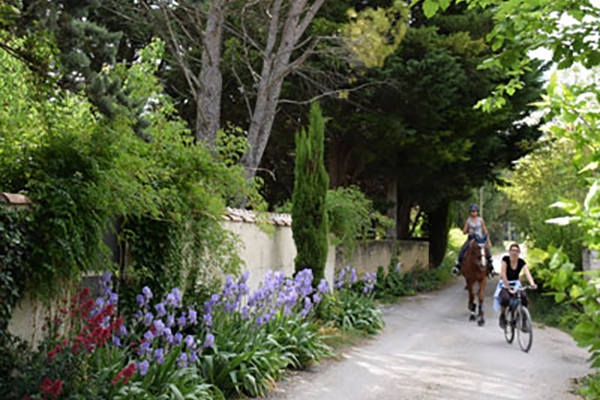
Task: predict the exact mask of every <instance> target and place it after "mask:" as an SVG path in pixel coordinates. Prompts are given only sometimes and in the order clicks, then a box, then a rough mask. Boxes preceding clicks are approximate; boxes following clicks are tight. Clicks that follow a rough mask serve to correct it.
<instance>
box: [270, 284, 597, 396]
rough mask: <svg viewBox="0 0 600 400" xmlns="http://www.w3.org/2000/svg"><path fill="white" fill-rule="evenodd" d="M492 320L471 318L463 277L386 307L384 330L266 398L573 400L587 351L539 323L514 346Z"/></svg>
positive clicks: (490, 293)
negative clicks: (526, 344) (527, 344)
mask: <svg viewBox="0 0 600 400" xmlns="http://www.w3.org/2000/svg"><path fill="white" fill-rule="evenodd" d="M496 283H497V278H496V279H494V280H493V281H492V282H489V283H488V287H487V295H486V299H485V301H486V313H487V315H486V317H487V318H486V324H485V326H483V327H478V326H477V325H476V323H474V322H469V321H468V312H467V306H466V304H467V292H466V291H465V290H464V289H463V288H464V282H463V280H462V279H457V280H456V282H454V283H452V284H451V285H449V286H448V287H446V288H445V289H443V290H440V291H437V292H432V293H428V294H424V295H418V296H415V297H412V298H409V299H407V300H406V301H403V302H401V303H398V304H395V305H392V306H388V307H386V309H385V321H386V328H385V330H384V332H383V333H381V334H380V335H378V336H376V337H375V338H373V339H371V340H369V341H367V342H366V343H364V344H362V345H361V346H357V347H355V348H353V349H350V350H348V351H347V352H346V353H345V355H344V357H343V360H342V361H333V360H329V361H326V362H324V363H322V364H319V365H317V366H315V367H313V368H312V369H311V370H309V371H304V372H300V373H297V374H295V375H292V376H290V377H289V379H287V381H284V382H281V383H279V384H278V386H277V388H276V389H275V390H274V391H273V393H272V394H271V395H270V396H269V397H268V398H269V399H281V400H283V399H285V400H301V399H302V400H310V399H318V400H404V399H406V400H418V399H423V400H425V399H427V400H429V399H444V400H454V399H456V400H459V399H460V400H466V399H486V400H487V399H494V400H503V399H507V400H508V399H527V400H538V399H539V400H554V399H555V400H559V399H560V400H563V399H565V400H567V399H578V398H579V397H577V396H575V395H573V394H571V393H570V392H569V390H570V387H571V380H572V378H574V377H580V376H583V375H585V374H586V373H588V372H589V370H588V366H587V364H586V358H587V352H586V351H585V350H584V349H580V348H578V347H577V346H576V344H575V343H574V341H573V340H572V339H571V338H570V336H568V335H567V334H565V333H563V332H561V331H559V330H556V329H552V328H543V327H541V326H538V325H536V326H535V329H534V340H533V347H532V349H531V351H530V352H529V353H524V352H522V351H521V350H520V348H519V345H518V343H516V340H515V342H513V344H512V345H509V344H508V343H506V341H505V340H504V336H503V332H502V330H501V329H500V328H499V327H498V315H497V314H496V313H495V312H494V311H493V309H492V296H493V288H494V287H495V284H496Z"/></svg>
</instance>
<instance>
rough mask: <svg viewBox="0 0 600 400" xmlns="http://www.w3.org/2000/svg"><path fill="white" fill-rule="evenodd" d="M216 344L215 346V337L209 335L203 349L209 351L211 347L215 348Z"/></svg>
mask: <svg viewBox="0 0 600 400" xmlns="http://www.w3.org/2000/svg"><path fill="white" fill-rule="evenodd" d="M214 344H215V336H214V335H213V334H212V333H209V334H208V335H206V340H205V341H204V344H203V345H202V347H204V348H205V349H207V348H209V347H213V345H214Z"/></svg>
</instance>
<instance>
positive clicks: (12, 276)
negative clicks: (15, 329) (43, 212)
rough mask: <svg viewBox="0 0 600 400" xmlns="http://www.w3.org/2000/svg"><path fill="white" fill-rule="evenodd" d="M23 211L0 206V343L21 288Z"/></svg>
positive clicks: (26, 215)
mask: <svg viewBox="0 0 600 400" xmlns="http://www.w3.org/2000/svg"><path fill="white" fill-rule="evenodd" d="M29 217H30V214H29V213H28V212H27V210H21V211H17V210H11V209H9V208H5V207H3V206H2V205H0V342H2V341H4V340H7V338H4V337H3V336H4V335H5V334H6V329H7V328H8V324H9V322H10V319H11V315H12V309H13V307H14V306H15V305H16V303H17V301H18V300H19V298H20V296H21V293H22V291H23V289H24V287H25V280H26V279H25V270H24V269H23V265H24V264H26V263H27V257H28V255H29V248H28V246H29V245H28V234H29V230H28V226H29V225H28V223H27V219H28V218H29ZM0 346H1V345H0Z"/></svg>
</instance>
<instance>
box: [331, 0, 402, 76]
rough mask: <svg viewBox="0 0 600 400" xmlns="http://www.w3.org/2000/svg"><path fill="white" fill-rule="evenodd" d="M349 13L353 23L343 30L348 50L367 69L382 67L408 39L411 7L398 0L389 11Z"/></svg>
mask: <svg viewBox="0 0 600 400" xmlns="http://www.w3.org/2000/svg"><path fill="white" fill-rule="evenodd" d="M347 13H348V17H349V21H348V23H346V24H345V25H344V26H343V27H342V37H343V40H344V42H345V44H346V46H347V47H348V48H349V50H350V51H351V52H352V53H354V54H355V56H356V57H357V58H358V60H359V61H360V62H361V63H362V64H364V66H365V67H367V68H373V67H382V66H383V64H384V62H385V59H386V58H387V57H388V56H389V55H391V54H392V53H393V52H394V51H396V49H398V46H400V43H402V40H403V39H404V36H405V35H406V29H407V27H408V17H409V10H408V6H407V5H406V3H405V2H404V1H402V0H395V1H394V2H393V4H392V5H391V6H390V7H389V8H383V7H381V8H375V9H374V8H370V7H369V8H365V9H363V10H361V11H359V12H357V11H356V10H355V9H354V8H350V9H349V10H348V11H347Z"/></svg>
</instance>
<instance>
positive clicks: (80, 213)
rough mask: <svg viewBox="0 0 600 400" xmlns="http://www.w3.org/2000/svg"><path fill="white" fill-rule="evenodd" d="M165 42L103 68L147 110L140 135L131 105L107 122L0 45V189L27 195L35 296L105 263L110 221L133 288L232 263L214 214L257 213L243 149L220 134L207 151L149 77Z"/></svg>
mask: <svg viewBox="0 0 600 400" xmlns="http://www.w3.org/2000/svg"><path fill="white" fill-rule="evenodd" d="M162 47H163V45H162V44H161V42H154V43H153V44H152V45H150V46H149V47H148V48H146V49H144V50H142V51H140V53H139V58H138V60H137V62H136V63H134V64H133V65H131V66H125V65H118V66H117V67H116V68H115V69H114V70H113V71H111V72H110V74H114V75H116V76H118V77H119V79H122V81H123V85H124V88H125V89H126V90H127V91H128V95H129V97H130V98H131V99H133V100H135V101H136V102H142V103H144V104H145V105H146V106H145V107H146V113H145V118H146V119H147V121H148V122H149V125H148V126H147V128H146V130H145V140H142V139H140V138H139V137H138V135H137V134H136V132H135V129H134V128H135V124H136V122H135V120H136V117H135V115H134V114H135V112H134V111H135V110H134V111H131V110H128V109H126V108H120V113H119V117H116V118H113V119H110V120H109V119H107V118H106V117H104V116H103V115H102V114H98V113H97V112H96V110H95V108H94V107H93V106H92V105H91V104H90V103H89V102H88V101H86V99H85V98H83V97H81V96H78V95H75V94H72V93H69V92H65V91H63V90H61V89H58V88H56V87H54V86H43V85H41V86H40V85H37V84H36V82H35V81H34V80H33V77H31V74H29V73H28V71H27V69H26V68H24V67H23V65H22V63H21V62H20V61H19V60H17V59H15V58H13V57H12V56H11V55H9V54H8V53H6V52H0V57H2V60H3V61H5V62H3V63H2V67H1V68H0V99H2V101H3V102H6V104H9V105H10V106H9V107H5V108H3V110H2V111H1V112H0V132H1V133H2V134H1V135H0V137H2V140H0V186H1V188H2V190H5V191H10V192H20V191H22V192H24V193H26V194H27V195H29V196H30V197H31V198H32V199H33V200H34V204H33V210H32V213H31V221H30V223H29V227H28V228H29V229H30V231H31V235H30V237H29V238H28V242H29V245H31V257H30V259H29V262H28V265H27V271H28V278H29V279H30V281H31V286H32V288H33V290H34V292H35V294H36V295H38V296H47V295H48V294H50V293H51V292H52V291H54V290H55V289H56V288H57V286H58V285H59V283H58V282H59V280H60V279H62V278H69V279H73V278H74V279H77V278H78V277H79V276H80V274H81V273H83V272H85V271H90V270H97V269H99V268H101V267H100V266H101V265H106V262H107V260H106V257H105V256H106V252H105V250H104V247H105V246H104V244H103V240H102V239H103V234H104V232H105V231H106V230H107V226H109V225H113V223H114V222H115V221H117V222H118V224H119V225H120V227H121V232H120V234H121V235H120V240H121V243H122V247H123V248H125V249H129V250H132V253H131V254H132V255H133V265H131V266H130V267H129V268H128V269H126V270H124V271H121V272H122V274H121V275H120V278H121V279H122V280H123V281H124V283H126V284H127V285H130V286H131V285H133V286H134V288H137V289H141V287H143V286H144V285H150V286H151V287H152V288H155V289H157V292H158V291H159V290H160V289H161V288H165V287H170V286H172V285H174V284H175V283H177V282H178V281H177V280H178V279H179V277H180V272H181V270H182V269H183V268H187V267H188V262H189V263H190V264H191V265H190V269H191V272H190V273H191V274H192V275H193V276H195V277H199V278H201V277H203V276H206V275H210V274H211V273H214V271H215V269H220V268H221V267H222V266H225V267H226V269H227V268H229V270H235V268H237V266H239V258H237V257H236V256H235V253H234V251H235V249H236V244H237V242H236V241H235V239H234V237H233V235H232V234H231V233H228V232H227V231H225V230H224V229H223V228H222V227H221V225H220V224H219V219H220V216H221V215H222V213H223V210H224V209H225V206H226V204H227V202H229V201H232V200H236V199H239V196H246V197H247V199H248V204H249V205H250V206H255V208H258V209H260V208H261V204H260V202H261V201H260V198H259V197H258V195H257V192H256V190H255V183H254V182H253V181H247V180H246V179H245V178H244V175H243V170H242V168H241V167H239V166H235V165H233V162H235V157H238V156H237V154H239V152H240V146H242V147H243V146H244V144H243V143H241V142H240V141H239V140H238V141H232V140H230V139H226V138H224V137H220V139H219V144H218V146H217V147H216V148H215V149H214V151H213V153H211V152H209V151H208V150H207V149H206V148H204V147H203V146H202V145H201V144H198V145H197V144H194V142H193V140H192V138H191V136H190V132H189V130H188V129H187V128H186V125H185V123H184V122H183V121H182V120H181V119H179V118H178V117H177V115H176V114H175V112H174V107H173V104H172V103H171V100H170V99H169V97H168V96H166V95H164V93H163V92H162V88H161V86H160V84H159V82H158V80H157V78H156V77H155V76H154V73H155V72H156V69H157V66H158V64H159V63H158V62H157V60H159V59H160V57H161V54H162ZM151 229H156V230H158V231H155V232H152V234H150V232H149V231H150V230H151ZM166 233H169V234H168V235H165V234H166ZM150 249H151V251H149V250H150ZM184 252H185V254H184ZM183 254H184V255H185V257H184V256H183ZM142 263H143V264H142ZM165 267H168V268H165ZM136 271H137V272H139V273H136ZM123 300H127V296H124V299H123ZM129 303H131V299H130V301H129Z"/></svg>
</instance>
